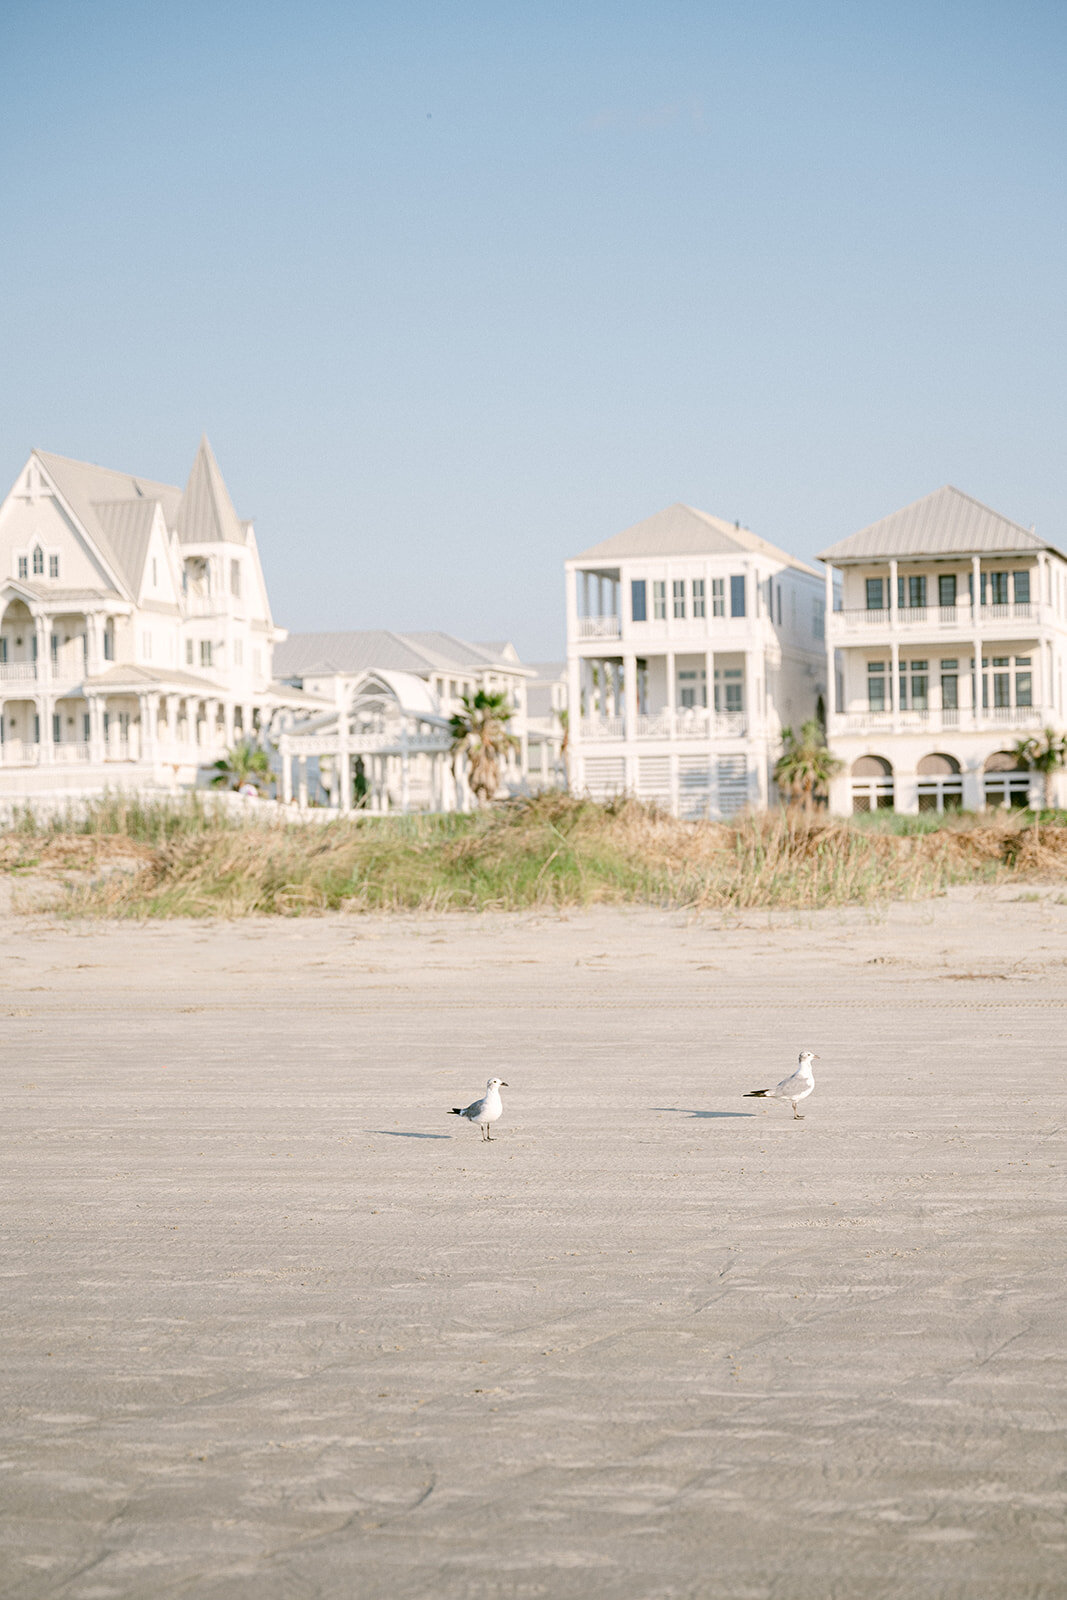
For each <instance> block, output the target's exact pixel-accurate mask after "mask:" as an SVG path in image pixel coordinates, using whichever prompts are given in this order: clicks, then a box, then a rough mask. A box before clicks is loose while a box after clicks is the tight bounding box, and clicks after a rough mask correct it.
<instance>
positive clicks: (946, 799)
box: [917, 751, 963, 811]
mask: <svg viewBox="0 0 1067 1600" xmlns="http://www.w3.org/2000/svg"><path fill="white" fill-rule="evenodd" d="M917 771H918V775H919V810H920V811H960V810H962V809H963V773H962V772H961V770H960V764H959V762H958V761H957V760H956V757H955V756H948V755H944V754H942V753H941V752H940V751H938V752H936V753H935V754H933V755H928V756H923V758H922V760H921V761H920V762H919V765H918V768H917Z"/></svg>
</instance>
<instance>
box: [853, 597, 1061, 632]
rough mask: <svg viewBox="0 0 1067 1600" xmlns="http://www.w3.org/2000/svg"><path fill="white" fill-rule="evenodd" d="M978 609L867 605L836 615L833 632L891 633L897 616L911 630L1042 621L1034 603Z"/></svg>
mask: <svg viewBox="0 0 1067 1600" xmlns="http://www.w3.org/2000/svg"><path fill="white" fill-rule="evenodd" d="M975 609H976V608H975V607H974V606H972V605H971V604H970V603H969V602H965V603H963V604H960V605H954V606H900V607H898V608H897V610H896V611H895V612H893V611H890V610H889V609H888V607H886V608H884V609H883V610H881V611H870V610H868V609H867V608H866V607H864V606H856V607H848V608H846V609H845V610H844V611H835V612H834V613H833V616H832V620H831V631H832V632H834V633H836V634H837V635H838V636H840V635H841V634H842V633H862V632H864V631H865V630H869V629H871V628H884V629H886V630H887V631H889V630H891V629H892V628H893V626H894V620H893V619H894V617H895V618H896V623H895V626H896V627H898V628H907V629H909V630H911V629H915V628H922V627H927V626H929V625H930V624H931V623H933V624H935V625H936V626H937V627H941V628H973V627H974V626H975V624H976V622H979V621H981V622H1023V621H1029V622H1035V621H1039V620H1040V618H1041V607H1040V605H1039V604H1038V603H1037V602H1036V601H1033V600H1013V601H1011V602H1010V603H1007V602H1006V603H1005V604H1003V605H985V606H979V607H977V615H976V614H975Z"/></svg>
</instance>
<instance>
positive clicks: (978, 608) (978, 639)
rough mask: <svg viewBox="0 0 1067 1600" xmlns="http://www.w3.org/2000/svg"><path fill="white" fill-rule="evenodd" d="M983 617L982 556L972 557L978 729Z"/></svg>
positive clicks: (978, 723) (976, 720)
mask: <svg viewBox="0 0 1067 1600" xmlns="http://www.w3.org/2000/svg"><path fill="white" fill-rule="evenodd" d="M981 616H982V558H981V556H972V557H971V631H972V632H973V634H974V638H973V640H972V642H971V648H972V649H973V651H974V672H973V674H972V679H971V681H972V683H973V685H974V688H973V693H972V698H973V702H974V725H975V727H976V728H980V727H981V726H982V722H983V720H984V718H983V714H982V713H983V706H982V636H981V632H980V620H981Z"/></svg>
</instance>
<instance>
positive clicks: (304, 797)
mask: <svg viewBox="0 0 1067 1600" xmlns="http://www.w3.org/2000/svg"><path fill="white" fill-rule="evenodd" d="M296 773H297V804H298V805H299V807H300V809H301V811H306V810H307V808H308V758H307V756H300V757H298V759H297V764H296Z"/></svg>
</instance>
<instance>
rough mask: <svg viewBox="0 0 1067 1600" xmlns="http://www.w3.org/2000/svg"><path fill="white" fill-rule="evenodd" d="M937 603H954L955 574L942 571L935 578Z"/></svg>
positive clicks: (949, 604) (952, 604)
mask: <svg viewBox="0 0 1067 1600" xmlns="http://www.w3.org/2000/svg"><path fill="white" fill-rule="evenodd" d="M937 603H938V605H939V606H946V607H947V606H954V605H955V604H956V574H955V573H954V572H942V573H941V575H940V577H939V578H938V580H937Z"/></svg>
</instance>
